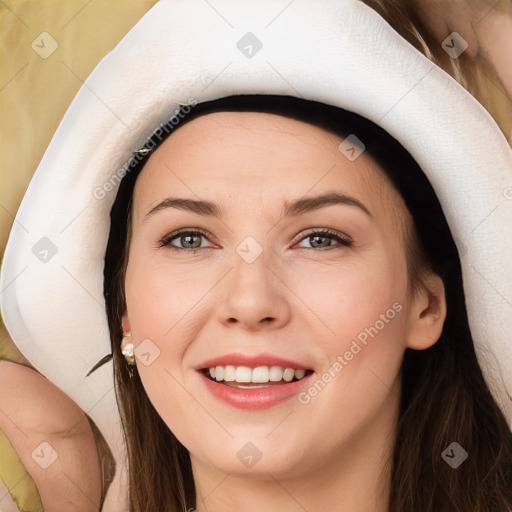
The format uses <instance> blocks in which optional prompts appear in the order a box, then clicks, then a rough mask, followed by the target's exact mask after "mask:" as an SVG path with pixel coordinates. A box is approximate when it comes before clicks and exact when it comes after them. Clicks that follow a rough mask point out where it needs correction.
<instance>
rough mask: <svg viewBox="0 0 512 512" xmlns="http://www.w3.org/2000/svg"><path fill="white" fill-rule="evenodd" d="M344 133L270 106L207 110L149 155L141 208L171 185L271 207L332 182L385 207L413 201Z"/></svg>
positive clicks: (139, 194)
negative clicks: (350, 154)
mask: <svg viewBox="0 0 512 512" xmlns="http://www.w3.org/2000/svg"><path fill="white" fill-rule="evenodd" d="M344 138H345V137H343V136H341V135H337V134H334V133H332V132H330V131H328V130H326V129H324V128H321V127H319V126H316V125H312V124H309V123H306V122H303V121H299V120H296V119H291V118H288V117H284V116H281V115H276V114H270V113H262V112H216V113H211V114H207V115H203V116H200V117H198V118H196V119H194V120H192V121H190V122H188V123H186V124H184V125H183V126H181V127H179V129H177V130H176V131H175V132H173V133H172V135H171V136H169V137H168V138H167V139H166V140H165V141H164V142H163V143H162V144H161V145H160V147H158V148H157V149H156V150H155V152H154V153H153V154H152V155H151V157H150V158H149V159H148V161H147V163H146V165H145V166H144V169H143V171H142V172H141V174H140V176H139V178H138V179H137V183H136V186H135V191H134V208H135V210H138V209H141V210H144V211H147V210H148V209H150V208H151V207H152V206H154V204H156V203H157V202H158V201H160V200H162V198H164V197H165V196H166V195H168V194H170V193H172V194H173V195H175V194H176V195H178V194H179V195H181V196H187V197H190V198H197V197H201V198H205V199H208V198H212V197H215V198H218V199H219V200H226V201H227V202H228V203H229V204H228V205H226V207H227V208H229V206H232V207H235V206H239V207H241V208H242V207H243V206H244V205H246V206H247V207H248V205H249V204H250V205H251V208H254V206H255V201H256V202H258V203H259V204H260V205H261V207H262V208H267V207H270V206H271V205H272V204H274V203H276V204H277V203H279V204H280V203H282V201H283V197H289V198H298V197H301V196H305V195H308V194H309V193H311V194H317V193H320V192H322V191H326V190H338V191H340V192H342V193H345V194H350V195H356V196H358V197H359V198H360V199H361V200H362V201H363V202H369V203H372V202H373V203H379V204H374V205H373V209H377V210H379V209H381V208H382V207H383V206H385V205H387V204H392V205H393V206H394V207H398V209H403V208H405V205H404V204H403V201H402V200H401V197H400V196H399V194H398V193H397V192H396V190H395V189H394V187H393V186H392V184H391V182H390V181H389V179H388V178H387V176H386V175H385V173H384V171H383V170H382V169H381V168H380V167H379V166H378V165H377V164H376V163H375V161H374V160H373V159H372V157H371V156H370V155H368V154H367V153H366V152H363V153H362V154H361V155H360V156H359V157H358V158H357V159H356V160H354V161H351V160H349V159H348V158H347V156H346V154H345V153H344V152H342V151H341V150H340V149H339V145H340V143H341V142H342V141H343V140H344ZM194 196H197V197H194ZM395 209H396V208H395ZM136 213H139V212H136ZM140 213H142V212H140ZM397 213H398V214H399V213H400V212H397ZM402 213H403V212H402Z"/></svg>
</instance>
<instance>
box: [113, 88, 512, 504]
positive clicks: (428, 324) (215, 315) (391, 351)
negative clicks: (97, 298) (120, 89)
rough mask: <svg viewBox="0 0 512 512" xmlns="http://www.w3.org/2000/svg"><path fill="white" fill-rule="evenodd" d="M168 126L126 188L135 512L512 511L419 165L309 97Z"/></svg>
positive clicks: (120, 234) (244, 101)
mask: <svg viewBox="0 0 512 512" xmlns="http://www.w3.org/2000/svg"><path fill="white" fill-rule="evenodd" d="M182 124H185V126H184V127H181V125H182ZM178 127H180V128H179V129H177V128H178ZM167 128H168V133H172V136H170V137H169V138H167V139H166V140H165V139H164V140H165V141H164V142H163V143H162V145H161V147H159V146H158V144H159V143H160V140H161V139H162V137H154V138H153V139H152V140H151V141H150V142H149V143H148V145H147V146H146V148H148V149H149V151H148V152H147V153H144V154H145V157H144V159H141V160H140V162H139V164H138V166H137V167H134V168H133V169H132V170H131V171H130V174H129V175H128V176H127V177H126V178H125V179H124V181H123V183H122V185H121V188H120V191H119V193H118V195H117V199H116V203H115V205H114V208H113V212H112V225H111V230H110V237H109V248H108V250H107V258H106V267H105V297H106V304H107V312H108V315H109V326H110V331H111V339H112V350H113V354H114V368H115V374H116V381H117V384H118V397H119V401H120V404H121V409H122V414H123V417H124V428H125V432H126V439H127V440H128V453H129V461H130V463H129V469H130V489H131V492H130V497H131V500H132V501H131V506H132V507H133V509H134V510H162V509H165V510H186V509H187V507H195V508H197V510H200V511H201V510H231V509H233V510H235V509H243V510H257V509H261V508H262V507H264V508H265V509H267V510H280V509H285V510H295V509H297V510H300V509H301V508H302V509H304V510H314V509H316V508H319V509H322V510H324V509H325V510H336V511H343V510H361V511H362V510H372V511H383V512H384V511H386V512H387V511H393V512H395V511H396V512H398V511H402V510H416V511H419V510H424V511H427V510H429V511H430V510H431V511H433V510H436V511H444V510H446V511H452V510H475V511H476V510H479V511H480V510H481V511H484V510H489V511H490V510H493V511H497V510H502V511H503V512H508V511H509V510H511V508H512V472H511V471H512V434H511V432H510V430H509V427H508V425H507V422H506V419H505V417H504V416H503V414H502V413H501V411H500V410H499V407H498V406H497V405H496V403H495V402H494V400H493V398H492V395H491V393H490V392H489V389H488V387H487V385H486V384H485V380H484V378H483V376H482V373H481V370H480V367H479V366H478V362H477V359H476V355H475V352H474V346H473V342H472V337H471V334H470V330H469V326H468V321H467V316H466V311H465V307H464V293H463V289H462V279H461V271H460V264H459V261H458V256H457V249H456V247H455V245H454V242H453V239H452V237H451V235H450V231H449V228H448V226H447V225H446V221H445V219H444V216H443V213H442V210H441V208H440V206H439V203H438V202H437V200H436V197H435V194H434V192H433V191H432V189H431V187H430V186H429V184H428V180H426V178H425V176H424V175H423V174H422V172H421V170H420V169H419V168H418V166H417V164H416V163H415V162H414V160H413V159H412V158H411V156H410V155H409V154H408V153H407V152H406V151H405V150H404V149H403V148H402V147H401V146H400V145H399V144H398V143H397V142H396V141H395V140H394V139H393V138H392V137H390V136H389V135H388V134H387V133H386V132H385V131H383V130H382V129H380V128H378V127H377V126H376V125H374V124H373V123H371V122H370V121H368V120H366V119H363V118H361V117H359V116H357V115H355V114H352V113H349V112H346V111H343V110H340V109H336V108H334V107H331V106H326V105H324V104H321V103H316V102H310V101H305V100H301V99H297V98H291V97H279V96H260V97H252V96H239V97H232V98H228V99H223V100H217V101H215V102H210V103H209V102H207V103H202V104H199V105H198V106H196V107H194V109H193V110H192V111H191V112H190V113H189V114H188V116H186V115H183V114H181V115H180V116H178V117H177V118H176V119H175V120H173V123H169V124H168V125H167ZM350 133H355V134H356V135H357V137H358V138H359V139H360V140H362V141H364V145H365V152H364V153H363V154H362V155H361V156H359V157H358V158H357V159H356V160H354V161H350V160H349V159H347V157H346V156H344V155H343V154H342V153H341V152H340V150H339V146H340V144H341V143H342V142H343V140H345V139H346V138H347V137H348V136H349V135H350ZM159 139H160V140H159ZM155 148H158V149H155ZM149 155H151V156H149ZM148 156H149V158H148ZM141 169H142V172H141ZM191 191H192V194H191ZM304 191H307V193H304ZM183 197H184V198H186V199H178V198H183ZM197 198H201V200H202V201H197ZM319 198H322V199H319ZM292 203H295V205H294V206H291V204H292ZM212 204H215V205H216V207H215V208H214V207H213V206H211V205H212ZM285 205H288V213H285V208H284V206H285ZM221 212H222V213H221ZM306 227H307V228H308V229H304V228H306ZM258 241H260V242H258ZM260 244H261V245H260ZM244 250H247V251H246V253H245V254H244ZM260 251H261V253H260ZM123 331H124V334H123ZM120 339H123V343H122V344H120V343H119V340H120ZM132 345H134V346H135V347H136V348H135V350H137V348H138V360H139V362H138V364H137V371H136V372H135V375H133V366H132V365H133V362H134V361H133V359H134V353H133V346H132ZM121 346H123V347H125V349H126V348H127V349H128V350H125V355H126V354H128V355H127V361H128V364H127V361H125V360H124V358H123V356H122V350H121ZM141 363H142V364H141ZM148 363H150V364H148ZM249 368H250V369H251V370H249ZM272 368H273V370H272ZM272 371H274V372H275V373H276V375H277V376H276V377H275V378H273V375H272ZM286 372H288V374H289V375H287V374H286ZM130 373H132V375H131V376H130ZM447 447H451V448H450V449H449V450H448V452H446V453H444V452H445V450H446V448H447ZM443 454H444V457H443V456H442V455H443ZM468 454H472V456H471V458H470V459H469V457H468V460H464V463H463V465H462V466H461V467H460V468H458V464H459V462H460V463H461V464H462V459H464V458H465V457H466V456H467V455H468ZM447 456H448V458H447ZM450 457H454V460H455V458H457V461H456V463H455V465H456V466H457V468H458V469H456V470H454V465H451V464H450ZM241 462H242V464H241ZM245 462H247V464H246V466H247V467H244V465H243V464H244V463H245ZM418 482H420V483H421V488H418ZM215 484H218V487H217V488H216V489H215V490H214V491H212V489H213V488H214V487H215ZM157 489H158V491H157ZM164 507H167V508H164ZM230 507H232V508H230Z"/></svg>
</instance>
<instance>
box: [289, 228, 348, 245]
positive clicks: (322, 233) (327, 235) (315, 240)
mask: <svg viewBox="0 0 512 512" xmlns="http://www.w3.org/2000/svg"><path fill="white" fill-rule="evenodd" d="M302 240H308V241H309V243H310V245H311V246H312V247H303V246H299V247H301V248H302V249H330V248H335V247H336V245H333V244H329V245H325V242H326V241H327V242H329V241H332V240H335V241H336V242H338V245H341V246H343V247H350V246H351V245H352V240H351V239H350V238H348V237H347V236H346V235H344V234H343V233H340V232H338V231H334V230H332V229H320V230H318V229H316V230H315V229H313V230H311V231H310V232H309V233H308V234H307V235H306V236H303V237H302V238H301V241H302Z"/></svg>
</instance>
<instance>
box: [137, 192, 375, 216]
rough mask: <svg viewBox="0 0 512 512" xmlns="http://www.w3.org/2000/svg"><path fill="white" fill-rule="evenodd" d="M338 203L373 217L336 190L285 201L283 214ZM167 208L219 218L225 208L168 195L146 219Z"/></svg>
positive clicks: (365, 209)
mask: <svg viewBox="0 0 512 512" xmlns="http://www.w3.org/2000/svg"><path fill="white" fill-rule="evenodd" d="M336 204H344V205H348V206H355V207H357V208H359V209H360V210H362V211H363V212H364V213H365V214H366V215H368V216H369V217H371V218H373V216H372V214H371V213H370V211H369V210H368V208H367V207H366V206H365V205H364V204H363V203H361V202H360V201H358V200H357V199H355V198H354V197H350V196H348V195H346V194H341V193H339V192H336V191H332V192H327V193H324V194H321V195H318V196H311V197H303V198H300V199H295V200H294V201H285V202H284V209H283V216H284V217H296V216H298V215H303V214H305V213H308V212H312V211H314V210H319V209H320V208H325V207H326V206H331V205H336ZM165 208H177V209H179V210H185V211H189V212H192V213H196V214H198V215H203V216H215V217H218V218H219V219H222V217H223V214H224V211H223V209H222V208H221V207H220V206H219V205H218V204H217V203H213V202H211V201H202V200H200V201H198V200H196V199H186V198H180V197H167V198H165V199H164V200H163V201H161V202H160V203H158V204H157V205H156V206H155V207H154V208H152V209H151V210H150V211H149V212H148V213H147V214H146V219H147V218H148V217H150V216H151V215H153V214H154V213H156V212H158V211H159V210H163V209H165Z"/></svg>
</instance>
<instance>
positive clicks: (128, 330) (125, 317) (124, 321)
mask: <svg viewBox="0 0 512 512" xmlns="http://www.w3.org/2000/svg"><path fill="white" fill-rule="evenodd" d="M121 326H122V328H123V333H125V334H130V336H124V337H123V341H122V342H121V346H123V347H124V345H126V344H127V343H132V338H131V332H132V330H131V327H130V320H129V319H128V313H127V312H125V313H124V315H123V317H122V319H121Z"/></svg>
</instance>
